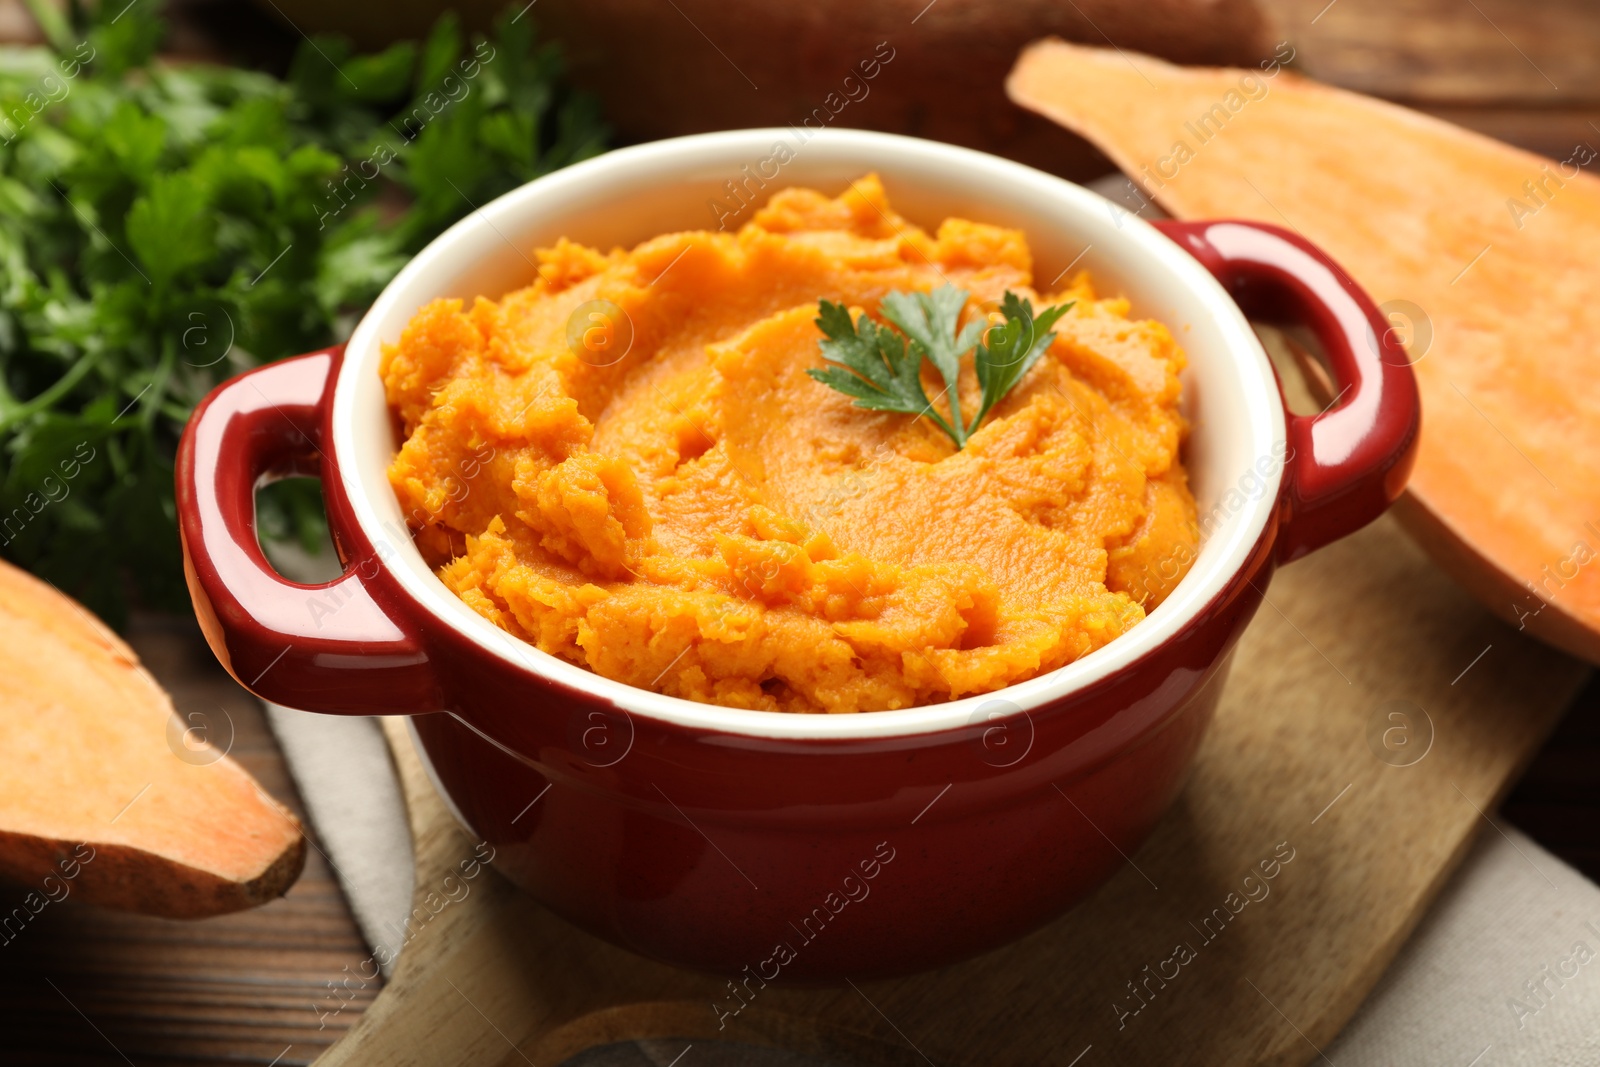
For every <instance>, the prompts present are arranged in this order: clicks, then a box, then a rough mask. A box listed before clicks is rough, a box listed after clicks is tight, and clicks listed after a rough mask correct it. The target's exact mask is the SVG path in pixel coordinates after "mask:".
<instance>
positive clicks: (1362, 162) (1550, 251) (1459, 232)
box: [1007, 41, 1600, 662]
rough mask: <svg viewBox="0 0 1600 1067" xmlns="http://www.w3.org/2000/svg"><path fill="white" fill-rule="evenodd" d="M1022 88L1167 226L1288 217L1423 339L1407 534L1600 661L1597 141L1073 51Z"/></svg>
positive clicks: (1033, 69)
mask: <svg viewBox="0 0 1600 1067" xmlns="http://www.w3.org/2000/svg"><path fill="white" fill-rule="evenodd" d="M1007 89H1008V91H1009V93H1010V94H1011V97H1012V99H1013V100H1015V101H1016V102H1017V103H1019V104H1021V105H1022V106H1024V107H1028V108H1031V109H1033V110H1035V111H1038V112H1040V113H1041V114H1043V115H1045V116H1047V117H1049V118H1051V119H1053V120H1055V121H1056V122H1058V123H1060V124H1061V125H1063V126H1065V127H1067V128H1068V129H1071V130H1073V131H1075V132H1076V133H1078V134H1081V135H1082V136H1084V137H1086V138H1088V139H1089V140H1090V141H1092V142H1093V143H1094V144H1095V145H1097V146H1098V147H1099V148H1100V149H1101V150H1102V151H1104V152H1105V153H1106V154H1107V155H1108V156H1110V157H1111V159H1112V160H1113V161H1115V162H1116V163H1117V165H1118V166H1120V167H1121V168H1122V169H1123V171H1124V172H1125V173H1126V174H1128V175H1129V176H1130V177H1132V178H1133V179H1134V180H1136V181H1137V182H1139V183H1140V185H1141V186H1143V187H1144V189H1145V191H1146V192H1147V193H1149V194H1150V195H1152V196H1153V197H1154V198H1155V200H1156V201H1157V202H1158V203H1159V204H1160V205H1161V206H1162V207H1163V208H1164V209H1166V210H1167V211H1169V212H1171V213H1172V214H1173V215H1175V216H1177V217H1179V218H1191V219H1192V218H1244V219H1252V220H1256V221H1261V222H1269V223H1274V224H1276V225H1279V226H1286V227H1289V228H1292V229H1294V230H1297V231H1298V232H1299V233H1301V234H1302V235H1304V236H1305V237H1306V238H1308V239H1309V240H1311V241H1312V242H1314V243H1315V244H1318V245H1320V246H1321V247H1322V248H1324V249H1325V250H1327V252H1328V253H1329V254H1330V255H1332V256H1333V258H1334V259H1335V260H1337V261H1338V262H1339V263H1341V264H1342V265H1343V266H1344V267H1345V269H1347V270H1348V271H1349V272H1350V273H1351V275H1352V276H1353V277H1354V278H1355V279H1356V280H1357V281H1358V282H1360V283H1361V285H1362V286H1363V287H1365V288H1366V290H1367V291H1368V292H1369V293H1370V294H1372V297H1373V299H1374V300H1376V301H1377V302H1378V303H1379V304H1380V305H1382V306H1384V308H1385V310H1386V311H1388V312H1390V315H1391V320H1392V321H1394V322H1395V323H1396V327H1397V333H1398V334H1399V336H1401V338H1402V340H1405V341H1406V343H1407V345H1408V347H1409V348H1410V349H1411V353H1412V359H1413V361H1414V366H1415V369H1416V373H1417V378H1418V382H1419V385H1420V387H1421V391H1422V398H1423V435H1422V443H1421V450H1420V454H1419V455H1418V458H1417V464H1416V469H1415V472H1414V473H1413V474H1412V476H1411V484H1410V491H1409V494H1408V497H1407V498H1406V499H1405V500H1404V502H1403V504H1402V506H1401V508H1400V512H1401V516H1402V518H1403V519H1405V520H1406V521H1407V525H1408V526H1409V528H1410V529H1411V531H1412V533H1413V535H1414V536H1417V537H1418V539H1419V540H1420V541H1422V543H1423V544H1424V545H1425V546H1426V547H1427V548H1429V550H1430V551H1431V552H1432V553H1433V555H1434V557H1435V559H1436V560H1438V561H1439V562H1440V564H1441V565H1443V566H1444V567H1445V568H1446V569H1447V570H1449V571H1450V572H1452V574H1453V575H1454V576H1455V577H1456V578H1457V580H1459V581H1461V582H1462V583H1463V584H1464V585H1466V586H1467V587H1468V588H1469V589H1471V590H1472V591H1473V592H1474V593H1475V594H1477V595H1478V597H1479V598H1480V599H1482V600H1483V601H1484V603H1485V604H1486V605H1488V606H1489V607H1490V608H1491V609H1493V610H1494V611H1495V612H1496V613H1497V614H1499V615H1500V616H1502V617H1503V618H1506V619H1507V620H1508V621H1511V622H1512V623H1514V624H1517V625H1519V626H1524V627H1526V628H1527V629H1529V630H1531V631H1532V632H1534V633H1535V634H1536V635H1538V636H1540V637H1542V638H1543V639H1545V640H1547V641H1549V642H1551V643H1552V644H1555V645H1557V646H1559V647H1561V648H1564V649H1566V650H1567V651H1569V652H1572V653H1575V654H1577V655H1580V656H1583V657H1585V658H1587V659H1589V660H1592V661H1596V662H1600V564H1595V563H1594V562H1593V561H1594V560H1595V559H1596V557H1600V374H1597V373H1596V362H1595V358H1594V351H1595V345H1596V343H1597V338H1600V299H1597V296H1596V288H1597V283H1600V268H1597V262H1600V261H1597V260H1596V258H1595V249H1596V248H1600V180H1597V179H1596V178H1594V177H1592V176H1591V175H1590V173H1589V168H1592V167H1593V166H1595V165H1600V158H1597V156H1596V149H1595V148H1594V147H1591V146H1590V145H1587V144H1581V145H1577V146H1574V150H1573V153H1572V155H1571V157H1570V158H1569V159H1568V160H1567V161H1566V162H1557V161H1552V160H1548V159H1543V158H1540V157H1538V156H1534V155H1531V154H1529V153H1527V152H1523V151H1520V150H1518V149H1515V148H1511V147H1509V146H1507V145H1504V144H1501V143H1500V142H1498V141H1494V140H1491V139H1489V138H1487V137H1483V136H1480V135H1478V134H1475V133H1471V132H1468V131H1466V130H1463V129H1460V128H1459V127H1456V126H1452V125H1450V124H1448V123H1445V122H1441V121H1438V120H1436V119H1432V118H1429V117H1427V116H1424V115H1420V114H1417V113H1416V112H1413V111H1409V110H1407V109H1405V108H1401V107H1397V106H1395V105H1392V104H1387V103H1384V102H1382V101H1378V100H1374V99H1371V98H1369V97H1364V96H1361V95H1358V94H1356V93H1350V92H1346V91H1343V90H1339V89H1334V88H1330V87H1328V86H1324V85H1319V84H1317V83H1315V82H1311V81H1308V80H1306V79H1304V78H1300V77H1297V76H1295V75H1294V74H1291V73H1289V72H1287V71H1279V72H1277V73H1275V74H1274V75H1269V74H1268V73H1267V72H1266V71H1264V70H1260V69H1257V70H1236V69H1226V68H1221V69H1219V68H1181V67H1175V66H1172V65H1171V64H1168V63H1164V62H1162V61H1160V60H1155V59H1150V58H1148V57H1145V56H1140V55H1135V54H1132V53H1127V52H1118V51H1109V50H1102V49H1096V48H1084V47H1079V46H1076V45H1070V44H1065V43H1063V42H1060V41H1042V42H1039V43H1037V44H1034V45H1032V46H1030V47H1029V48H1028V49H1027V50H1026V51H1024V52H1023V54H1022V56H1021V58H1020V59H1019V60H1018V62H1017V64H1016V66H1015V68H1014V69H1013V70H1012V72H1011V76H1010V78H1009V80H1008V83H1007ZM1594 144H1595V145H1600V136H1597V138H1596V140H1595V142H1594Z"/></svg>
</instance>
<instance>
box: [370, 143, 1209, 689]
mask: <svg viewBox="0 0 1600 1067" xmlns="http://www.w3.org/2000/svg"><path fill="white" fill-rule="evenodd" d="M537 258H538V272H539V277H538V280H537V281H536V282H534V284H533V285H530V286H528V287H527V288H525V289H519V290H517V291H516V292H513V293H509V294H507V295H506V296H505V297H504V298H502V299H501V300H499V301H491V300H487V299H484V298H482V297H479V298H478V299H477V300H475V301H474V302H473V303H472V305H471V306H470V307H469V306H466V305H464V304H463V303H462V301H460V300H437V301H434V302H433V303H432V304H429V305H428V306H426V307H424V308H423V309H422V310H421V311H419V312H418V313H417V315H416V317H415V318H414V319H412V321H411V323H410V324H409V325H408V326H407V328H406V329H405V331H404V333H403V334H402V335H401V338H400V341H399V343H398V344H395V345H392V346H386V348H385V350H384V356H383V361H382V373H383V377H384V383H385V386H386V388H387V391H388V398H389V402H390V404H391V405H392V407H393V410H394V412H395V415H396V417H397V420H398V423H399V425H400V427H401V429H402V431H403V437H404V444H403V445H402V447H401V448H400V451H399V454H398V455H397V456H396V457H395V459H394V461H393V464H392V466H391V467H390V470H389V477H390V481H391V482H392V484H393V486H394V490H395V492H396V493H397V494H398V496H399V499H400V503H401V506H402V509H403V510H405V511H406V512H407V513H408V514H409V516H410V523H411V526H412V529H413V530H414V532H415V536H416V540H417V543H418V545H419V546H420V548H421V549H422V551H423V553H424V556H425V558H427V560H428V561H429V563H430V565H431V566H434V567H436V568H437V571H438V575H439V577H440V578H441V579H442V580H443V581H444V583H445V584H446V585H447V586H449V588H450V589H451V590H453V591H454V592H455V593H456V595H458V596H460V597H461V599H462V600H464V601H465V602H466V603H467V604H468V605H470V606H471V607H472V608H473V610H475V611H477V612H479V613H481V614H482V615H483V616H484V617H486V618H488V619H489V620H490V621H492V622H493V623H494V624H495V625H496V626H499V627H501V628H502V629H504V630H506V631H507V632H508V633H510V634H513V635H515V636H516V637H518V638H521V639H522V640H525V641H527V642H530V643H531V644H534V645H536V646H538V647H539V648H541V649H543V650H544V651H545V652H548V653H550V654H551V655H555V656H560V657H562V658H563V659H566V660H570V661H571V662H573V663H576V664H580V665H583V666H585V667H588V668H589V669H591V670H593V671H595V672H597V673H599V674H602V675H605V676H606V677H608V678H614V679H617V680H619V681H622V682H626V683H628V684H630V685H635V686H639V687H642V688H646V689H652V690H656V691H658V692H662V693H668V694H671V695H674V696H679V697H685V698H688V699H690V700H697V701H703V702H707V703H714V704H724V705H730V706H734V707H741V708H761V709H769V710H780V711H796V712H851V711H873V710H878V709H889V708H906V707H912V706H914V705H920V704H929V703H936V702H939V701H945V700H950V699H953V698H956V697H961V696H965V695H969V694H976V693H984V692H989V691H992V690H995V689H999V688H1001V687H1002V686H1006V685H1010V684H1012V683H1014V682H1019V681H1022V680H1024V679H1027V678H1031V677H1033V676H1035V675H1037V674H1040V673H1041V672H1044V671H1048V670H1051V669H1053V668H1056V667H1060V666H1062V665H1063V664H1066V663H1070V662H1072V661H1073V660H1075V659H1077V658H1078V657H1080V656H1083V655H1085V654H1086V653H1089V652H1092V651H1093V650H1095V649H1096V648H1099V647H1100V646H1102V645H1104V644H1106V643H1107V642H1108V641H1111V640H1113V639H1115V638H1116V637H1117V636H1118V635H1120V634H1122V633H1125V632H1127V630H1128V629H1129V628H1130V627H1132V626H1134V625H1136V624H1137V623H1138V622H1139V621H1140V620H1141V619H1143V618H1144V615H1145V610H1146V609H1148V608H1150V607H1152V606H1154V605H1155V604H1157V603H1159V602H1160V601H1161V599H1162V598H1163V597H1165V596H1166V595H1167V593H1168V592H1170V591H1171V589H1172V588H1173V586H1175V585H1176V584H1177V582H1178V580H1179V579H1180V578H1181V577H1182V575H1183V573H1184V572H1185V571H1186V570H1187V569H1188V564H1189V561H1190V560H1191V559H1192V558H1193V555H1194V551H1195V547H1196V541H1197V529H1196V524H1195V505H1194V500H1193V497H1192V496H1191V495H1190V493H1189V489H1188V485H1187V481H1186V479H1185V475H1184V469H1183V467H1182V465H1181V463H1180V459H1179V447H1180V445H1181V443H1182V441H1183V439H1184V435H1185V432H1186V426H1185V422H1184V419H1183V417H1182V416H1181V415H1180V414H1179V412H1178V396H1179V385H1178V372H1179V371H1180V370H1181V369H1182V367H1183V365H1184V356H1183V353H1182V351H1181V350H1180V349H1179V348H1178V346H1177V345H1176V344H1175V343H1174V341H1173V338H1172V335H1171V334H1170V333H1169V332H1168V331H1167V329H1166V327H1165V326H1163V325H1161V324H1160V323H1157V322H1151V321H1135V320H1131V319H1129V318H1128V317H1127V313H1128V304H1127V301H1125V300H1122V299H1101V298H1098V297H1097V296H1096V295H1095V293H1094V290H1093V289H1092V288H1091V284H1090V281H1089V279H1088V277H1087V276H1086V275H1083V274H1080V275H1078V276H1077V277H1076V278H1074V279H1073V280H1072V282H1071V284H1070V285H1069V287H1068V288H1066V289H1065V290H1062V291H1060V292H1057V293H1054V294H1050V295H1048V296H1045V297H1044V298H1043V299H1041V297H1040V294H1039V293H1038V292H1037V291H1036V290H1035V289H1034V288H1033V281H1032V272H1031V271H1032V258H1031V255H1030V253H1029V250H1028V243H1027V240H1026V238H1025V237H1024V235H1023V234H1022V233H1021V232H1020V231H1018V230H1008V229H1001V228H998V227H994V226H986V225H983V224H981V223H977V222H969V221H966V220H964V219H956V218H952V219H947V220H945V221H944V223H943V224H942V225H940V227H939V229H938V232H937V233H936V234H933V235H930V234H928V233H927V232H925V231H923V230H921V229H918V228H917V227H916V226H913V225H911V224H910V223H908V222H906V221H905V220H904V219H902V218H900V217H899V216H898V215H896V214H895V213H894V211H893V209H892V208H891V207H890V205H889V202H888V199H887V198H886V196H885V193H884V190H883V188H882V186H881V185H880V183H879V182H878V180H877V178H876V177H875V176H871V175H869V176H867V177H865V178H862V179H860V180H858V181H856V182H854V183H852V184H851V186H850V188H849V189H848V190H847V191H846V192H845V193H844V194H843V195H842V196H840V197H839V198H838V199H829V198H827V197H825V196H823V195H821V194H819V193H816V192H812V191H810V190H807V189H788V190H786V191H783V192H780V193H778V194H776V195H775V196H773V197H772V199H771V201H770V202H769V204H768V206H767V207H766V208H765V209H763V210H761V211H760V212H759V213H757V214H756V215H755V216H754V217H753V219H752V221H751V222H750V223H749V224H748V225H746V226H745V227H744V228H743V229H741V230H740V231H739V232H738V233H736V234H735V233H709V232H695V233H672V234H665V235H663V236H660V237H657V238H655V239H653V240H649V241H646V242H644V243H643V244H641V245H639V246H638V247H636V248H634V249H633V250H632V251H624V250H621V249H617V250H615V251H612V252H610V253H603V252H599V251H596V250H594V249H591V248H585V247H583V246H581V245H577V244H573V243H571V242H569V241H566V240H562V241H560V242H558V243H557V244H556V245H555V247H553V248H548V249H541V250H539V251H538V253H537ZM945 282H950V283H953V284H954V285H956V286H957V287H959V288H962V289H965V290H967V291H968V292H970V293H971V294H972V299H971V300H970V301H969V303H968V306H967V311H966V315H968V316H973V315H981V314H983V313H984V311H983V309H984V307H989V308H993V307H996V306H997V305H998V302H999V300H1000V298H1001V296H1002V295H1003V294H1004V292H1005V291H1006V290H1007V289H1012V290H1014V291H1016V292H1017V293H1018V294H1019V295H1022V296H1027V297H1029V298H1031V299H1032V300H1033V302H1034V306H1035V308H1036V309H1040V310H1042V309H1043V307H1045V306H1047V305H1049V304H1052V303H1059V302H1062V301H1064V300H1075V301H1077V303H1076V304H1075V305H1074V306H1073V308H1072V309H1071V311H1069V312H1068V313H1067V314H1066V315H1065V316H1064V317H1063V318H1062V319H1061V321H1060V322H1059V323H1058V324H1057V325H1056V327H1055V330H1056V333H1057V335H1058V336H1057V339H1056V341H1055V343H1054V345H1053V346H1052V347H1051V349H1050V351H1049V352H1048V353H1046V354H1045V355H1044V357H1042V358H1041V359H1040V360H1039V362H1038V364H1037V365H1036V366H1035V367H1034V368H1033V369H1032V370H1031V371H1029V373H1028V375H1027V376H1026V377H1025V378H1024V379H1023V380H1022V381H1021V382H1020V383H1019V384H1018V386H1017V387H1016V388H1015V389H1014V390H1012V392H1011V393H1010V394H1009V395H1007V396H1006V398H1005V399H1004V400H1003V401H1002V402H1001V403H1000V404H999V405H998V406H997V407H996V408H995V410H994V411H993V412H992V413H991V414H990V416H989V417H988V418H987V419H986V420H985V422H984V424H983V425H982V427H980V428H979V430H978V431H977V433H976V434H974V435H973V437H972V439H971V441H970V442H969V443H968V445H967V447H966V448H965V449H964V450H962V451H960V452H957V451H956V450H955V447H954V445H953V444H952V442H951V441H950V439H949V438H948V437H947V436H945V434H944V433H942V432H941V431H940V430H939V429H938V428H937V427H936V426H934V425H933V423H932V422H930V421H929V420H928V419H923V418H913V417H912V416H910V415H904V414H893V413H880V412H873V411H866V410H863V409H861V408H857V407H855V406H853V404H852V402H851V400H850V399H849V398H848V397H846V396H844V395H843V394H841V393H838V392H835V391H834V390H832V389H830V388H828V387H826V386H824V385H822V384H821V383H819V382H816V381H814V380H812V379H811V378H809V377H808V376H807V375H806V373H805V371H806V368H808V367H820V366H822V365H823V363H822V358H821V355H820V352H819V350H818V348H817V341H818V340H819V338H820V337H821V336H822V335H821V333H820V332H819V331H818V329H817V327H816V325H815V324H814V322H813V320H814V319H815V318H816V316H817V312H818V308H817V304H818V301H819V300H821V299H827V300H833V301H838V302H843V303H845V304H846V305H848V306H849V307H851V308H852V309H854V313H856V314H860V313H863V311H864V313H867V314H873V313H875V311H876V309H877V306H878V301H879V300H880V299H881V298H882V297H883V296H884V295H885V294H886V293H888V292H889V291H890V290H893V289H904V290H912V289H918V290H931V289H933V288H935V287H937V286H939V285H941V284H944V283H945ZM597 300H602V301H609V302H610V304H609V305H601V307H602V308H603V309H607V310H608V311H609V314H606V313H602V314H601V315H600V317H598V318H596V317H593V316H591V315H590V314H589V311H590V310H592V308H593V305H591V308H590V309H588V310H584V311H581V312H580V314H579V316H578V328H577V329H576V330H574V329H572V328H569V319H571V318H572V317H573V315H574V312H575V311H579V309H580V305H584V304H586V303H589V302H592V301H597ZM615 309H620V311H621V316H620V317H619V316H618V315H617V314H616V311H615ZM591 324H592V325H591ZM595 330H599V331H600V332H599V333H595V332H594V331H595ZM630 334H631V338H630V336H629V335H630ZM574 338H576V339H577V340H576V342H575V341H574ZM624 346H626V353H625V354H622V349H623V348H624ZM619 356H620V358H618V357H619ZM971 358H972V357H971V356H970V354H969V355H968V356H967V357H966V368H965V371H964V374H963V380H962V382H961V407H962V409H963V410H964V411H966V412H969V413H970V412H973V411H976V410H977V408H978V396H979V391H978V386H977V383H976V381H975V379H974V377H973V372H972V369H971ZM923 369H924V376H925V382H926V389H927V394H928V396H929V397H938V395H939V390H940V388H942V383H939V381H938V378H937V375H936V373H935V372H934V371H933V370H932V368H931V367H929V366H927V365H926V364H925V365H924V368H923Z"/></svg>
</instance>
